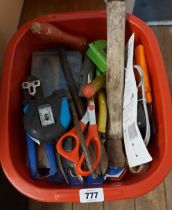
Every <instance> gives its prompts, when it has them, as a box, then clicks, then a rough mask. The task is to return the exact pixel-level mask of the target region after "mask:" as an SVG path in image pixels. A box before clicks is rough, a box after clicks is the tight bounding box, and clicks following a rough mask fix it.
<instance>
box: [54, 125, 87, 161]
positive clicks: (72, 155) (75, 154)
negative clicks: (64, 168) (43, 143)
mask: <svg viewBox="0 0 172 210" xmlns="http://www.w3.org/2000/svg"><path fill="white" fill-rule="evenodd" d="M85 127H86V125H85V124H83V123H82V122H80V128H81V131H82V132H83V131H84V129H85ZM69 137H72V138H73V139H74V140H75V146H74V148H73V149H72V150H71V151H66V150H65V149H64V147H63V144H64V142H65V141H69ZM56 149H57V151H58V153H59V154H60V155H61V156H63V157H64V158H66V159H67V160H70V161H71V162H73V163H75V164H77V163H78V161H79V149H80V140H79V139H78V135H77V131H76V127H74V128H72V129H71V130H70V131H69V132H67V133H65V134H64V135H63V136H62V137H61V138H60V139H58V141H57V144H56Z"/></svg>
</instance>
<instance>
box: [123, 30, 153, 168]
mask: <svg viewBox="0 0 172 210" xmlns="http://www.w3.org/2000/svg"><path fill="white" fill-rule="evenodd" d="M133 52H134V34H132V36H131V37H130V39H129V42H128V45H127V47H126V56H127V67H126V69H125V70H126V72H125V87H124V103H123V132H124V144H125V150H126V155H127V159H128V164H129V167H135V166H139V165H142V164H144V163H147V162H150V161H151V160H152V157H151V156H150V154H149V152H148V150H147V148H146V145H145V143H144V141H143V139H142V136H141V133H140V130H139V128H138V125H137V103H138V90H137V86H136V80H135V76H134V71H133Z"/></svg>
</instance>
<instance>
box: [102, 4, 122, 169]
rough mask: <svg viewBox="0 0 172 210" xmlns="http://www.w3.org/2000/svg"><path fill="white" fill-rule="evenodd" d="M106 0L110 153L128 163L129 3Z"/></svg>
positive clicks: (114, 159) (110, 156) (116, 162)
mask: <svg viewBox="0 0 172 210" xmlns="http://www.w3.org/2000/svg"><path fill="white" fill-rule="evenodd" d="M106 3H107V72H106V89H107V105H108V113H109V116H108V118H109V120H108V131H107V137H108V141H107V154H108V159H109V162H110V163H111V164H113V165H115V166H117V167H124V166H125V162H126V161H125V155H124V152H123V126H122V125H123V123H122V118H123V117H122V116H123V92H124V48H125V17H126V5H125V2H124V1H122V0H111V1H106Z"/></svg>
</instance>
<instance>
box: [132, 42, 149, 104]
mask: <svg viewBox="0 0 172 210" xmlns="http://www.w3.org/2000/svg"><path fill="white" fill-rule="evenodd" d="M135 62H136V64H137V65H139V66H140V67H141V68H142V70H143V76H144V83H145V93H146V101H147V103H151V102H152V95H151V88H150V81H149V74H148V67H147V62H146V56H145V49H144V46H143V45H141V44H140V45H138V46H137V47H136V48H135Z"/></svg>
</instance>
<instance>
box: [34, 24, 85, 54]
mask: <svg viewBox="0 0 172 210" xmlns="http://www.w3.org/2000/svg"><path fill="white" fill-rule="evenodd" d="M31 31H32V33H33V34H35V35H37V36H39V37H41V38H42V39H45V40H47V41H50V42H55V43H61V44H65V45H69V46H70V47H72V48H74V49H76V50H80V51H82V50H84V48H85V47H86V45H87V39H86V38H84V37H82V36H76V35H72V34H69V33H67V32H65V31H62V30H61V29H59V28H58V27H55V26H54V25H52V24H50V23H39V22H34V23H33V24H32V26H31Z"/></svg>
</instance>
